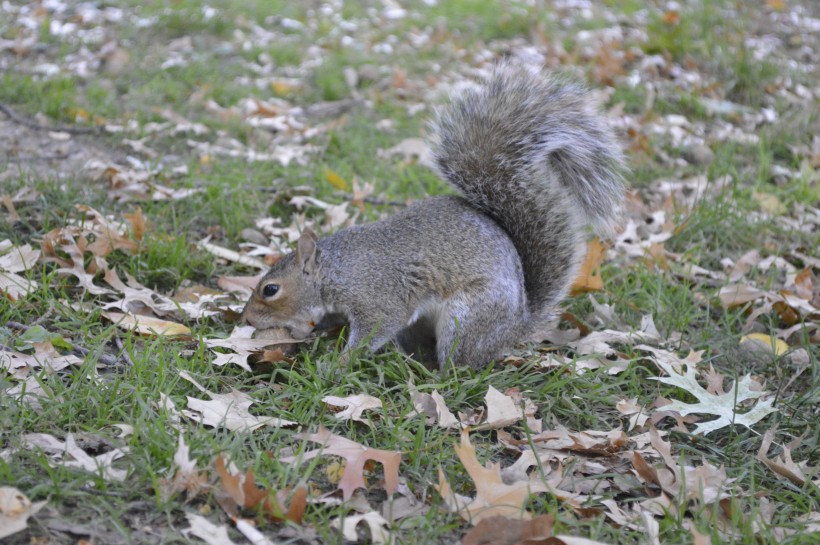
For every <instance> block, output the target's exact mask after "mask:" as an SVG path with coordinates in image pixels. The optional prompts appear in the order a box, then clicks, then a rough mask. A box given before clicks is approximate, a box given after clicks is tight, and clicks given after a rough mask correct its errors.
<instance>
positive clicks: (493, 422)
mask: <svg viewBox="0 0 820 545" xmlns="http://www.w3.org/2000/svg"><path fill="white" fill-rule="evenodd" d="M484 401H485V402H486V403H487V422H486V425H488V426H489V427H490V428H492V429H495V428H503V427H506V426H509V425H510V424H514V423H515V422H518V421H519V420H521V418H522V417H523V412H522V410H521V409H520V408H518V407H516V406H515V401H513V399H512V398H511V397H510V396H506V395H504V394H502V393H501V392H499V391H498V390H496V389H495V388H493V387H492V386H490V387H489V388H488V390H487V395H486V396H485V397H484Z"/></svg>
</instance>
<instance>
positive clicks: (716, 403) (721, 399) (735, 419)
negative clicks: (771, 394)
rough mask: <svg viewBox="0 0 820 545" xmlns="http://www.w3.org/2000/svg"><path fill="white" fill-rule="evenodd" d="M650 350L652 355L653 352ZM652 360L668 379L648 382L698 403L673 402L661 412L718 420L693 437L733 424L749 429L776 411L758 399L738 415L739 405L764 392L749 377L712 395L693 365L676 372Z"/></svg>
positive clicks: (700, 428)
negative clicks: (674, 388) (688, 395)
mask: <svg viewBox="0 0 820 545" xmlns="http://www.w3.org/2000/svg"><path fill="white" fill-rule="evenodd" d="M639 348H641V349H642V350H645V349H647V348H648V347H645V346H640V347H639ZM651 350H652V351H653V352H654V349H651ZM652 360H653V361H654V362H655V363H656V364H657V365H658V367H660V368H661V369H662V370H663V371H665V372H666V374H667V375H669V376H667V377H650V378H652V379H653V380H658V381H660V382H663V383H664V384H670V385H672V386H677V387H678V388H682V389H684V390H686V391H688V392H689V393H691V394H692V395H693V396H695V397H696V398H697V399H698V403H694V404H692V403H684V402H682V401H678V400H673V401H672V403H671V404H668V405H665V406H664V407H663V410H665V411H675V412H677V413H679V414H681V415H682V416H686V415H689V414H711V415H715V416H717V417H718V418H717V419H715V420H710V421H708V422H702V423H699V424H697V425H696V426H695V429H694V431H693V432H692V433H694V434H704V435H706V434H708V433H712V432H713V431H716V430H719V429H721V428H723V427H726V426H729V425H733V424H742V425H744V426H746V427H747V428H751V427H752V426H753V425H754V424H756V423H757V422H759V421H760V420H762V419H763V418H765V417H766V416H768V415H770V414H771V413H773V412H776V411H777V409H775V408H774V407H772V404H773V403H774V398H769V399H761V400H760V401H758V402H757V403H756V404H755V405H754V406H753V407H752V408H751V409H749V410H748V411H747V412H745V413H738V412H737V409H738V407H739V406H740V404H741V403H743V402H745V401H751V400H756V399H759V398H761V397H763V396H764V395H765V392H763V391H761V390H760V384H759V383H757V382H755V381H754V380H753V379H752V377H751V376H750V375H746V376H744V377H742V378H740V380H737V381H735V383H734V384H733V385H732V388H731V390H729V391H728V392H727V393H725V394H721V395H715V394H712V393H710V392H709V391H707V390H706V389H705V388H703V386H701V385H700V384H699V383H698V381H697V373H696V372H695V369H694V365H691V364H688V365H686V369H685V370H676V369H675V367H674V366H673V365H672V364H671V363H669V362H667V361H664V359H662V358H658V357H655V358H652ZM713 380H714V379H713Z"/></svg>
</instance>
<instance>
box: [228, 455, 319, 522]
mask: <svg viewBox="0 0 820 545" xmlns="http://www.w3.org/2000/svg"><path fill="white" fill-rule="evenodd" d="M214 466H215V468H216V472H217V474H218V475H219V480H220V483H221V484H222V490H223V491H224V492H225V493H226V494H227V497H228V498H230V500H231V501H232V502H233V503H234V504H235V505H236V507H239V508H241V509H257V508H259V507H261V509H262V512H263V513H265V515H267V517H268V518H269V519H270V520H274V521H282V520H290V521H291V522H295V523H296V524H301V523H302V517H303V516H304V514H305V507H306V506H307V489H306V488H305V487H304V486H299V487H297V488H296V490H295V491H294V492H293V494H292V496H291V499H290V506H289V507H288V509H287V511H285V510H284V509H283V508H282V506H283V505H285V500H286V499H287V495H288V493H289V491H288V490H283V491H279V492H276V491H272V490H263V489H261V488H259V487H257V486H256V476H255V475H254V473H253V470H252V469H250V468H248V470H247V471H246V472H245V473H241V472H238V471H231V469H229V467H228V466H227V465H226V464H225V459H224V458H223V457H222V456H217V458H216V461H215V462H214ZM231 510H233V509H231Z"/></svg>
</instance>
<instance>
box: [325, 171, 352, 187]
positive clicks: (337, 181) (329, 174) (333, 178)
mask: <svg viewBox="0 0 820 545" xmlns="http://www.w3.org/2000/svg"><path fill="white" fill-rule="evenodd" d="M325 180H327V181H328V182H329V183H330V185H332V186H333V187H335V188H336V189H338V190H339V191H349V190H350V184H348V183H347V180H345V179H344V178H342V177H341V176H339V175H338V174H336V173H335V172H333V171H332V170H330V169H329V168H326V169H325Z"/></svg>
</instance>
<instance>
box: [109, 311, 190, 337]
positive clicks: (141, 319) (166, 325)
mask: <svg viewBox="0 0 820 545" xmlns="http://www.w3.org/2000/svg"><path fill="white" fill-rule="evenodd" d="M102 315H103V316H105V317H106V318H108V319H109V320H111V321H112V322H114V324H116V326H117V327H119V328H120V329H124V330H125V331H134V332H136V333H139V334H140V335H146V336H153V335H157V336H160V337H178V336H181V335H190V334H191V330H190V329H188V327H187V326H185V325H182V324H180V323H177V322H171V321H168V320H162V319H160V318H155V317H153V316H139V315H136V314H123V313H122V312H103V313H102Z"/></svg>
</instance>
